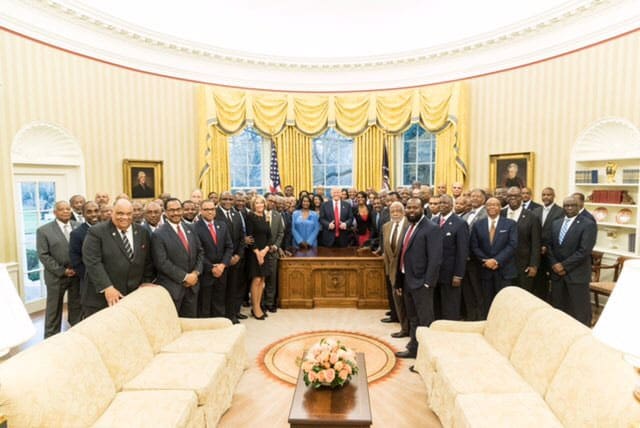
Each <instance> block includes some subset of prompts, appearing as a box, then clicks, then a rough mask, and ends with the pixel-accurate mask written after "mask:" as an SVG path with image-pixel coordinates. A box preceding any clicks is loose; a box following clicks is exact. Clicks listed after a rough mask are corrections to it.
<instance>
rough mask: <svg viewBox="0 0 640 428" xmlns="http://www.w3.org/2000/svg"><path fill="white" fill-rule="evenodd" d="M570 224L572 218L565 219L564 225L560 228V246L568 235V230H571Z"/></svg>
mask: <svg viewBox="0 0 640 428" xmlns="http://www.w3.org/2000/svg"><path fill="white" fill-rule="evenodd" d="M569 223H571V219H570V218H565V219H564V223H562V227H561V228H560V235H559V236H558V242H560V245H562V241H564V236H565V235H566V234H567V230H569Z"/></svg>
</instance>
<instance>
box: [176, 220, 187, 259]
mask: <svg viewBox="0 0 640 428" xmlns="http://www.w3.org/2000/svg"><path fill="white" fill-rule="evenodd" d="M177 229H178V238H180V241H182V245H183V246H184V249H185V250H187V253H188V252H189V241H187V237H186V236H184V232H183V231H182V228H181V227H180V225H178V227H177Z"/></svg>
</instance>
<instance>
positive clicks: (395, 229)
mask: <svg viewBox="0 0 640 428" xmlns="http://www.w3.org/2000/svg"><path fill="white" fill-rule="evenodd" d="M397 240H398V223H393V231H392V232H391V251H393V252H394V253H395V252H396V248H398V243H397V242H396V241H397Z"/></svg>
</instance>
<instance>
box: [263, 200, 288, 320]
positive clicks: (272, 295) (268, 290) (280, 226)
mask: <svg viewBox="0 0 640 428" xmlns="http://www.w3.org/2000/svg"><path fill="white" fill-rule="evenodd" d="M279 197H280V196H276V195H273V194H268V195H266V197H265V199H266V200H267V207H266V209H267V210H266V211H265V215H266V219H267V223H269V226H270V227H271V237H272V239H273V245H271V248H270V249H269V252H268V253H267V257H265V260H264V262H265V263H268V264H269V265H270V266H271V267H270V268H269V269H268V271H269V275H268V276H267V277H266V278H265V287H264V295H263V297H262V304H263V306H264V309H266V310H268V311H269V312H276V311H277V310H278V308H277V304H276V303H277V302H276V293H277V291H278V260H279V259H280V254H279V250H280V249H281V248H282V241H283V239H284V221H283V220H282V215H281V214H280V213H279V212H278V210H277V209H276V204H277V198H279Z"/></svg>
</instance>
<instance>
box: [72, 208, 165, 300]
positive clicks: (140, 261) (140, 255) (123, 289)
mask: <svg viewBox="0 0 640 428" xmlns="http://www.w3.org/2000/svg"><path fill="white" fill-rule="evenodd" d="M131 227H132V228H133V230H132V232H133V260H129V257H128V256H127V253H126V252H125V249H124V245H123V243H122V238H121V237H120V234H119V233H118V229H117V228H116V227H115V226H114V225H113V223H112V222H111V221H104V222H100V223H98V224H96V225H95V226H92V227H90V228H89V229H88V230H87V235H86V237H85V239H84V243H83V244H82V261H83V263H84V266H85V269H86V274H85V280H86V282H87V286H86V289H85V293H84V294H83V295H82V300H81V301H82V304H83V305H86V306H91V307H95V308H104V307H106V306H107V301H106V299H105V298H104V295H103V294H102V293H101V291H102V290H104V289H105V288H107V287H109V286H111V285H113V286H114V287H115V288H116V289H118V291H119V292H120V293H122V294H123V295H127V294H128V293H130V292H132V291H134V290H135V289H137V288H138V286H139V285H140V284H142V283H144V282H151V281H153V278H154V276H155V272H154V269H153V262H152V260H151V238H150V234H149V231H148V230H147V229H145V228H143V227H142V226H140V225H138V224H132V225H131Z"/></svg>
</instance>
